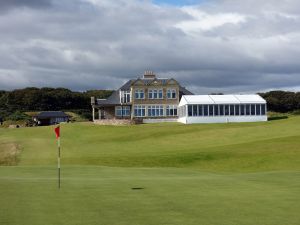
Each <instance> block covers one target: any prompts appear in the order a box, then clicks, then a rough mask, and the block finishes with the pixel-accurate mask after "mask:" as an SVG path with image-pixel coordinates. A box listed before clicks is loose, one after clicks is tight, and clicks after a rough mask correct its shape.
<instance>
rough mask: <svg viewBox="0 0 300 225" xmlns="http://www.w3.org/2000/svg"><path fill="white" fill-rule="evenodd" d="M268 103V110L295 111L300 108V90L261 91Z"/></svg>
mask: <svg viewBox="0 0 300 225" xmlns="http://www.w3.org/2000/svg"><path fill="white" fill-rule="evenodd" d="M259 95H260V96H262V97H263V98H264V99H265V100H266V101H267V104H268V111H274V112H282V113H286V112H293V111H296V110H299V109H300V92H290V91H270V92H266V93H259Z"/></svg>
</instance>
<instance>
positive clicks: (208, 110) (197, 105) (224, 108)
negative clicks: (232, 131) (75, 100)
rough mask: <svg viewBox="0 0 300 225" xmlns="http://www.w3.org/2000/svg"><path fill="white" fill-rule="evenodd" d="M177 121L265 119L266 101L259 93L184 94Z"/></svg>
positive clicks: (206, 121) (221, 121) (202, 121)
mask: <svg viewBox="0 0 300 225" xmlns="http://www.w3.org/2000/svg"><path fill="white" fill-rule="evenodd" d="M178 116H179V119H178V121H179V122H181V123H185V124H190V123H228V122H257V121H267V108H266V101H265V100H264V99H263V98H262V97H260V96H259V95H184V96H183V97H182V99H181V101H180V103H179V107H178Z"/></svg>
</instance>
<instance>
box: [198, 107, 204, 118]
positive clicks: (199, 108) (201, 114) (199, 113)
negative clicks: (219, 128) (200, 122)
mask: <svg viewBox="0 0 300 225" xmlns="http://www.w3.org/2000/svg"><path fill="white" fill-rule="evenodd" d="M198 116H203V106H202V105H198Z"/></svg>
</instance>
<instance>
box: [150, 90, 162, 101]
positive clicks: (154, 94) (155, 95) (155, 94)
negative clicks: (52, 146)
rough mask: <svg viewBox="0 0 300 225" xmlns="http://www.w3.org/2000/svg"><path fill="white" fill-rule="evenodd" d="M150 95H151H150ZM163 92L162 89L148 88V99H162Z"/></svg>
mask: <svg viewBox="0 0 300 225" xmlns="http://www.w3.org/2000/svg"><path fill="white" fill-rule="evenodd" d="M150 95H151V97H150ZM160 95H161V97H159V96H160ZM163 98H164V93H163V89H149V90H148V99H163Z"/></svg>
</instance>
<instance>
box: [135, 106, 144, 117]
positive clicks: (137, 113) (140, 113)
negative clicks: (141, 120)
mask: <svg viewBox="0 0 300 225" xmlns="http://www.w3.org/2000/svg"><path fill="white" fill-rule="evenodd" d="M134 115H135V116H136V117H143V116H145V115H146V107H145V106H144V105H135V106H134Z"/></svg>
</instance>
